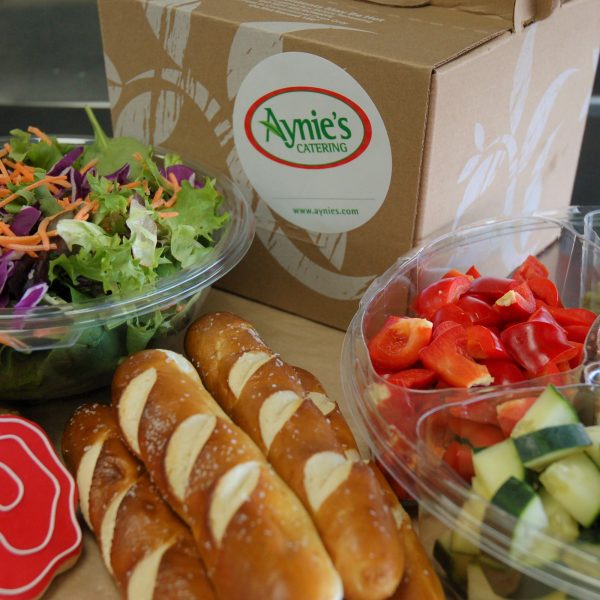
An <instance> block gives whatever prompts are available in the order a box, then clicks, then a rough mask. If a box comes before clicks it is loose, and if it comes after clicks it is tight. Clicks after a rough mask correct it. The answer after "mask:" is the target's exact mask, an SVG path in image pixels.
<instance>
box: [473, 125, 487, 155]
mask: <svg viewBox="0 0 600 600" xmlns="http://www.w3.org/2000/svg"><path fill="white" fill-rule="evenodd" d="M473 136H474V138H475V148H477V150H479V152H483V145H484V144H485V127H484V126H483V125H482V124H481V123H475V129H474V132H473Z"/></svg>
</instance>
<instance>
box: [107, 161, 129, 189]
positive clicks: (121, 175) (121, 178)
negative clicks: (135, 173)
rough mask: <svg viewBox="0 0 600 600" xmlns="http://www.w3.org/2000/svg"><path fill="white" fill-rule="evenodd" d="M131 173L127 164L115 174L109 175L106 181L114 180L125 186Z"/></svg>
mask: <svg viewBox="0 0 600 600" xmlns="http://www.w3.org/2000/svg"><path fill="white" fill-rule="evenodd" d="M129 171H130V167H129V163H125V164H124V165H123V166H122V167H121V168H120V169H117V170H116V171H115V172H114V173H111V174H110V175H107V176H106V179H113V180H115V181H116V182H117V183H118V184H120V185H124V184H126V183H127V180H128V178H129Z"/></svg>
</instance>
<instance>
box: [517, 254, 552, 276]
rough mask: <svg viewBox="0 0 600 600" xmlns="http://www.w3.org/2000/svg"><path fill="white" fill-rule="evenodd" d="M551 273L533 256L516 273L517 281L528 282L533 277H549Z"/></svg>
mask: <svg viewBox="0 0 600 600" xmlns="http://www.w3.org/2000/svg"><path fill="white" fill-rule="evenodd" d="M549 274H550V272H549V271H548V269H547V268H546V266H545V265H544V263H542V262H541V261H540V260H539V259H538V258H536V257H535V256H532V255H531V254H530V255H529V256H528V257H527V258H526V259H525V260H524V261H523V262H522V263H521V265H520V266H518V267H517V269H516V270H515V272H514V278H515V279H516V280H517V281H526V280H528V279H531V278H532V277H548V275H549Z"/></svg>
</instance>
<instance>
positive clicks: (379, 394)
mask: <svg viewBox="0 0 600 600" xmlns="http://www.w3.org/2000/svg"><path fill="white" fill-rule="evenodd" d="M371 396H372V398H373V401H374V403H375V405H376V406H377V410H378V411H379V414H380V415H381V417H382V418H383V419H384V420H385V422H386V423H389V424H390V425H392V426H394V427H395V428H396V429H397V430H398V431H399V432H401V433H403V434H404V435H405V436H407V437H408V438H409V439H410V438H412V437H414V435H415V431H416V426H417V411H416V410H415V407H414V404H413V399H412V397H411V394H410V392H409V390H408V389H406V388H402V387H399V386H390V385H387V384H386V383H380V384H375V385H374V386H372V388H371Z"/></svg>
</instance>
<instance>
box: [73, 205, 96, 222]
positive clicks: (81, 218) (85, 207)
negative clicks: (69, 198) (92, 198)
mask: <svg viewBox="0 0 600 600" xmlns="http://www.w3.org/2000/svg"><path fill="white" fill-rule="evenodd" d="M92 208H93V207H92V203H91V202H84V204H83V206H82V207H81V208H80V209H79V211H78V212H77V214H76V215H75V216H74V217H73V218H74V219H75V220H76V221H86V220H87V219H88V218H89V215H88V213H89V212H90V211H91V210H92ZM84 217H85V218H84Z"/></svg>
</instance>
